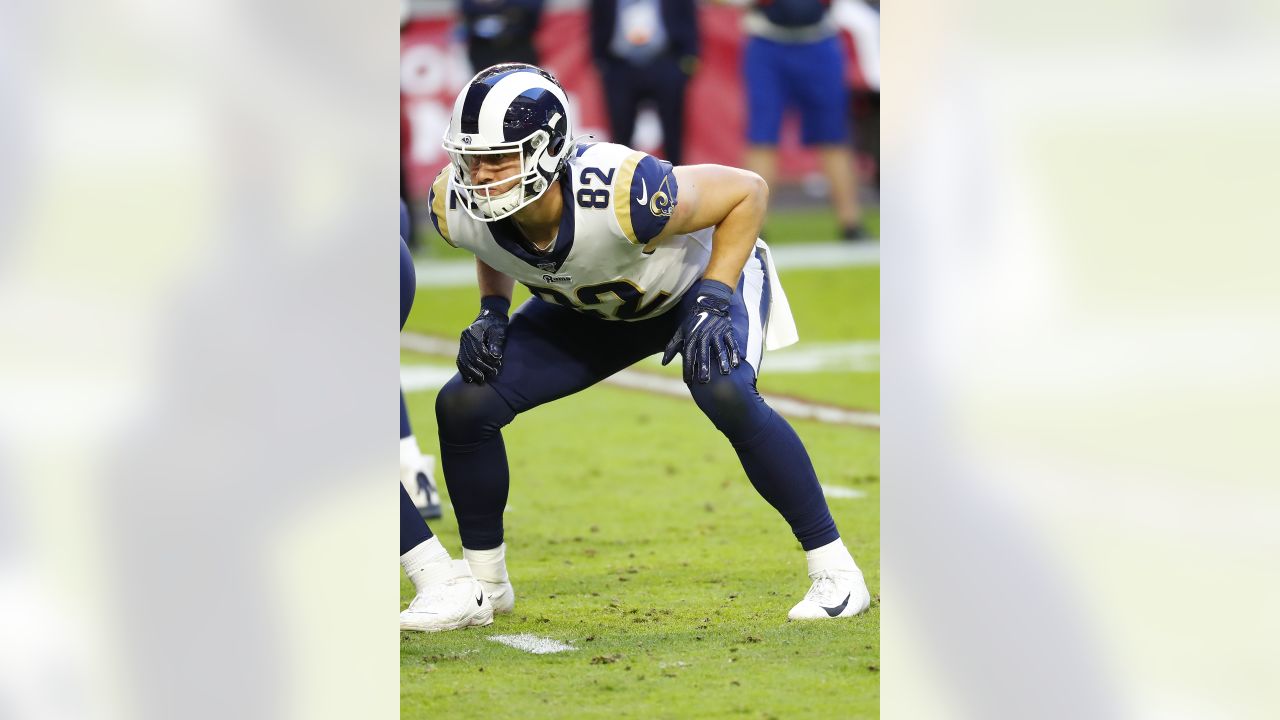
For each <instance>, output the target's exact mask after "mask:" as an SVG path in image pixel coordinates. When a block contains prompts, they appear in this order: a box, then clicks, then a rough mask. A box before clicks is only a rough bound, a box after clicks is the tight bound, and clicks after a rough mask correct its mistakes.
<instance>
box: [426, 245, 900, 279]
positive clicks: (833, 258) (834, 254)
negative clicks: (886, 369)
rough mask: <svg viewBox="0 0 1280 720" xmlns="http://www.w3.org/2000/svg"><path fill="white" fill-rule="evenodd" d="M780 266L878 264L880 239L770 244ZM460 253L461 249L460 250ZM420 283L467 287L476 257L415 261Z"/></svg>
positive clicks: (801, 268)
mask: <svg viewBox="0 0 1280 720" xmlns="http://www.w3.org/2000/svg"><path fill="white" fill-rule="evenodd" d="M769 252H771V253H772V254H773V262H774V263H775V264H776V265H777V266H778V268H779V269H781V270H810V269H814V268H845V267H875V266H878V265H879V264H880V243H861V244H856V245H848V244H844V243H831V242H825V243H805V244H801V245H782V246H779V247H771V248H769ZM459 254H461V253H459ZM414 271H415V272H416V273H417V275H418V287H466V286H474V285H475V284H476V263H475V260H471V259H467V260H424V261H422V262H419V263H415V264H414Z"/></svg>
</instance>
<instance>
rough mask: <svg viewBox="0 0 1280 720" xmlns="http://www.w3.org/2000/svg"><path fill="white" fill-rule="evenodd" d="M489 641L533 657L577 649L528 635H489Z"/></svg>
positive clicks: (556, 641)
mask: <svg viewBox="0 0 1280 720" xmlns="http://www.w3.org/2000/svg"><path fill="white" fill-rule="evenodd" d="M489 639H490V640H492V641H494V642H498V643H502V644H503V645H506V646H507V647H513V648H515V649H517V650H523V651H525V652H527V653H533V654H534V655H550V654H552V653H558V652H571V651H573V650H577V649H578V648H576V647H574V646H572V645H569V644H566V643H562V642H560V641H559V640H553V639H551V638H544V637H538V636H537V635H530V634H529V633H520V634H519V635H490V636H489Z"/></svg>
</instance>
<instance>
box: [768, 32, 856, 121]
mask: <svg viewBox="0 0 1280 720" xmlns="http://www.w3.org/2000/svg"><path fill="white" fill-rule="evenodd" d="M844 70H845V62H844V48H843V47H842V46H841V45H840V41H839V39H838V38H836V37H834V36H832V37H829V38H827V39H826V40H819V41H817V42H814V43H780V42H774V41H773V40H765V39H764V38H759V37H751V38H748V39H747V46H746V48H745V50H744V51H743V55H742V74H743V84H744V85H745V86H746V88H747V142H749V143H751V144H752V145H777V144H778V135H779V133H780V131H781V129H782V116H783V113H784V112H785V111H786V110H787V108H795V109H797V110H799V111H800V140H801V141H802V142H803V143H804V144H805V145H837V144H841V143H844V142H846V141H847V140H848V134H849V129H848V124H849V99H848V92H849V91H848V88H846V87H845V84H844Z"/></svg>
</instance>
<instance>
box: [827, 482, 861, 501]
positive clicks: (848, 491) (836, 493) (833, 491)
mask: <svg viewBox="0 0 1280 720" xmlns="http://www.w3.org/2000/svg"><path fill="white" fill-rule="evenodd" d="M821 487H822V494H823V495H826V496H827V497H829V498H838V499H841V500H856V499H858V498H864V497H866V496H867V494H866V493H864V492H862V491H861V490H855V489H853V488H847V487H840V486H838V485H822V486H821Z"/></svg>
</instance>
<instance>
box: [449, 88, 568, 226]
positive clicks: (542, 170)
mask: <svg viewBox="0 0 1280 720" xmlns="http://www.w3.org/2000/svg"><path fill="white" fill-rule="evenodd" d="M567 126H568V123H567V122H566V120H565V119H564V118H563V117H562V116H561V115H560V114H559V113H557V114H556V115H555V116H553V117H552V118H551V120H550V122H548V123H547V124H546V125H543V126H542V127H540V128H539V129H537V130H535V131H534V132H532V133H530V134H529V135H527V136H526V137H525V138H523V139H522V140H518V141H514V142H501V143H490V144H477V143H478V142H479V143H483V140H484V139H483V138H482V137H480V136H479V135H478V134H476V135H463V136H461V137H454V136H453V135H452V134H450V133H446V134H445V138H444V142H443V145H444V149H445V151H446V152H447V153H448V154H449V159H450V161H452V163H453V167H454V188H455V189H456V190H457V191H458V192H459V194H461V195H462V197H463V199H464V200H465V201H466V202H464V203H463V205H462V207H463V209H464V210H465V211H466V213H467V214H468V215H470V216H471V217H473V218H475V219H476V220H479V221H481V222H493V221H495V220H501V219H503V218H506V217H510V216H511V215H514V214H515V213H517V212H519V211H520V210H521V209H522V208H525V207H527V206H529V205H531V204H532V203H534V202H535V201H537V200H538V198H540V197H542V195H543V194H544V193H545V192H546V191H547V189H548V188H549V187H551V183H552V182H554V181H555V179H556V178H557V177H558V176H559V175H560V172H561V171H562V169H563V167H564V164H565V160H566V159H567V158H568V156H569V151H570V150H571V147H570V146H571V143H569V142H567V139H566V136H565V130H567V129H568V127H567ZM509 153H515V154H516V155H517V157H518V158H519V160H520V166H519V169H518V170H517V171H516V172H515V174H512V175H508V176H506V177H503V178H499V179H497V180H493V181H490V182H487V183H476V182H475V179H474V178H473V177H472V173H471V160H472V159H473V158H475V157H477V156H482V155H490V156H492V155H505V154H509ZM512 181H515V183H516V184H515V185H514V186H513V187H512V188H511V189H509V190H507V191H506V192H503V193H501V194H499V195H487V194H485V192H484V191H485V190H489V189H492V188H497V187H501V186H503V185H506V184H508V183H510V182H512Z"/></svg>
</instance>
